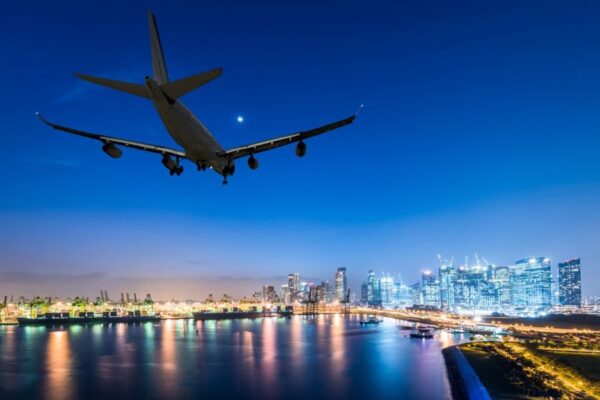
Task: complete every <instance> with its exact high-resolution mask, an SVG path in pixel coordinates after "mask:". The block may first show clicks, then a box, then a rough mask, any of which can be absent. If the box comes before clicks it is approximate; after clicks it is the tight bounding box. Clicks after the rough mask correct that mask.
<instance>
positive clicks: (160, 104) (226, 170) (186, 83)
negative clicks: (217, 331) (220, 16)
mask: <svg viewBox="0 0 600 400" xmlns="http://www.w3.org/2000/svg"><path fill="white" fill-rule="evenodd" d="M148 23H149V25H150V45H151V53H152V69H153V76H152V77H150V76H146V77H145V78H144V84H137V83H129V82H122V81H116V80H112V79H106V78H99V77H95V76H90V75H85V74H80V73H76V74H75V75H76V76H77V77H79V78H81V79H83V80H85V81H88V82H91V83H95V84H97V85H101V86H105V87H109V88H111V89H115V90H118V91H121V92H125V93H129V94H132V95H135V96H139V97H143V98H146V99H149V100H151V101H152V103H153V105H154V107H155V108H156V111H157V112H158V115H159V116H160V118H161V120H162V122H163V124H164V126H165V128H166V130H167V132H168V133H169V134H170V135H171V137H172V138H173V139H174V140H175V142H177V144H179V145H180V146H181V147H182V148H183V150H179V149H172V148H169V147H163V146H156V145H153V144H147V143H141V142H136V141H132V140H127V139H120V138H117V137H111V136H105V135H101V134H96V133H90V132H86V131H82V130H78V129H73V128H68V127H66V126H61V125H58V124H54V123H52V122H50V121H48V120H47V119H45V118H44V117H43V116H42V115H41V114H40V113H36V115H37V116H38V117H39V118H40V120H41V121H42V122H44V123H45V124H47V125H49V126H50V127H52V128H54V129H57V130H60V131H64V132H68V133H72V134H75V135H80V136H83V137H87V138H90V139H94V140H98V141H100V142H102V144H103V145H102V150H103V151H104V152H105V153H106V154H108V155H109V156H110V157H112V158H119V157H121V155H122V151H121V149H120V148H119V147H118V146H124V147H129V148H132V149H137V150H144V151H149V152H153V153H158V154H160V155H162V163H163V165H164V166H165V167H166V168H167V169H168V170H169V173H170V175H181V173H182V172H183V166H181V164H180V161H181V160H184V159H187V160H190V161H191V162H193V163H194V164H195V165H196V167H197V168H198V171H204V170H206V168H209V169H212V170H213V171H215V172H217V173H218V174H219V175H221V176H222V177H223V184H227V178H228V177H229V176H231V175H233V173H234V172H235V164H234V160H236V159H238V158H242V157H248V166H249V167H250V169H256V168H258V160H257V159H256V157H255V154H257V153H260V152H263V151H267V150H271V149H275V148H277V147H281V146H285V145H288V144H291V143H297V144H296V150H295V152H296V155H297V156H298V157H303V156H304V155H305V154H306V143H304V141H305V140H306V139H308V138H311V137H313V136H317V135H320V134H322V133H325V132H329V131H332V130H334V129H338V128H341V127H343V126H346V125H349V124H351V123H352V122H354V119H355V118H356V116H357V115H358V113H359V111H360V110H361V109H362V107H363V106H362V105H361V106H360V107H359V108H358V110H357V111H356V112H355V113H354V114H353V115H352V116H350V117H347V118H344V119H341V120H339V121H335V122H332V123H329V124H326V125H323V126H319V127H318V128H314V129H310V130H306V131H299V132H295V133H292V134H289V135H286V136H280V137H276V138H272V139H268V140H263V141H261V142H256V143H252V144H248V145H244V146H239V147H234V148H232V149H229V150H224V149H223V148H222V147H221V146H220V145H219V143H218V142H217V141H216V140H215V138H214V137H213V135H212V134H211V133H210V132H209V130H208V129H207V128H206V127H205V126H204V124H202V122H200V120H199V119H198V118H196V117H195V116H194V114H192V112H191V111H190V110H189V109H188V108H187V107H186V106H185V105H183V103H182V102H181V101H180V98H181V97H182V96H184V95H185V94H187V93H189V92H191V91H192V90H194V89H197V88H199V87H201V86H203V85H205V84H206V83H208V82H210V81H212V80H214V79H216V78H218V77H219V76H220V75H221V73H222V72H223V68H215V69H212V70H210V71H207V72H203V73H200V74H197V75H193V76H190V77H187V78H183V79H178V80H175V81H170V80H169V76H168V74H167V67H166V65H165V58H164V54H163V51H162V46H161V42H160V37H159V35H158V28H157V25H156V18H155V17H154V14H153V13H152V12H150V11H149V12H148Z"/></svg>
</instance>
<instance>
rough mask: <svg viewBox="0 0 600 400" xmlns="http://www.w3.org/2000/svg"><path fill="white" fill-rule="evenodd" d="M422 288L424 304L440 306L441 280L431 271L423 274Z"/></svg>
mask: <svg viewBox="0 0 600 400" xmlns="http://www.w3.org/2000/svg"><path fill="white" fill-rule="evenodd" d="M421 288H422V290H423V305H425V306H431V307H440V282H439V281H438V280H437V279H436V277H435V274H434V273H433V272H431V271H423V273H422V274H421Z"/></svg>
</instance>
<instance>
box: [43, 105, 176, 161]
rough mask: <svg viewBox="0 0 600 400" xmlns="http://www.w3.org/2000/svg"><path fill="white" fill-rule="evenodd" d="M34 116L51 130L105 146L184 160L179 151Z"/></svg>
mask: <svg viewBox="0 0 600 400" xmlns="http://www.w3.org/2000/svg"><path fill="white" fill-rule="evenodd" d="M36 115H37V117H38V118H39V119H40V120H41V121H42V122H43V123H45V124H46V125H48V126H50V127H51V128H53V129H56V130H59V131H63V132H68V133H72V134H75V135H79V136H84V137H87V138H90V139H94V140H99V141H101V142H102V143H105V144H107V143H114V144H118V145H122V146H125V147H130V148H132V149H137V150H144V151H149V152H152V153H158V154H162V155H170V156H174V157H181V158H186V154H185V152H183V151H180V150H175V149H171V148H169V147H163V146H157V145H154V144H148V143H142V142H135V141H133V140H127V139H120V138H116V137H112V136H105V135H100V134H96V133H91V132H86V131H81V130H78V129H73V128H69V127H66V126H61V125H57V124H54V123H52V122H50V121H48V120H47V119H46V118H44V117H43V116H42V115H41V114H40V113H36Z"/></svg>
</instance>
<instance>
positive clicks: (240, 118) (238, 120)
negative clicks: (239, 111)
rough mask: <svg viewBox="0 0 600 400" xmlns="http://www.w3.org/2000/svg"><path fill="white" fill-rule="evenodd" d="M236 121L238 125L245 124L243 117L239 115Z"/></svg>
mask: <svg viewBox="0 0 600 400" xmlns="http://www.w3.org/2000/svg"><path fill="white" fill-rule="evenodd" d="M236 121H237V122H238V124H241V123H243V122H244V117H243V116H241V115H238V116H237V118H236Z"/></svg>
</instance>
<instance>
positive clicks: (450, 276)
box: [440, 262, 456, 310]
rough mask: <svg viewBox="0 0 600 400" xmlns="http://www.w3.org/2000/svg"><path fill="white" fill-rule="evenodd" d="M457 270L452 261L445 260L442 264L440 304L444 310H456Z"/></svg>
mask: <svg viewBox="0 0 600 400" xmlns="http://www.w3.org/2000/svg"><path fill="white" fill-rule="evenodd" d="M455 279H456V270H455V269H454V266H453V265H452V264H450V263H446V262H444V263H443V264H442V265H441V266H440V305H441V307H442V309H443V310H454V308H455V306H456V304H455V300H454V280H455Z"/></svg>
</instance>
